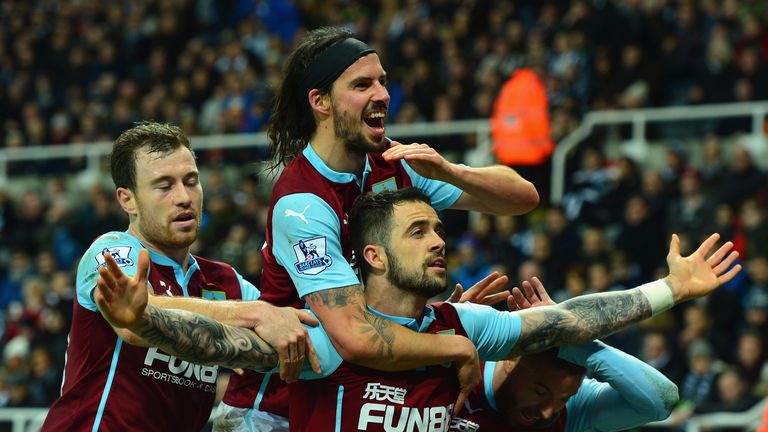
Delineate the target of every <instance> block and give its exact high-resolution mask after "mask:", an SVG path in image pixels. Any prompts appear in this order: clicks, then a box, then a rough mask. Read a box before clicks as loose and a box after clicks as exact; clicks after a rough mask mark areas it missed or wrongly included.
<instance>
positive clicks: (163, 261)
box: [125, 231, 200, 297]
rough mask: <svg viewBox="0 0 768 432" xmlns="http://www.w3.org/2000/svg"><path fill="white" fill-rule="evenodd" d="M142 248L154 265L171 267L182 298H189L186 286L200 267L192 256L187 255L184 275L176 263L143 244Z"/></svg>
mask: <svg viewBox="0 0 768 432" xmlns="http://www.w3.org/2000/svg"><path fill="white" fill-rule="evenodd" d="M125 233H126V234H128V235H129V236H131V237H133V238H135V239H136V241H139V239H137V238H136V237H135V236H134V235H133V234H131V233H130V232H128V231H126V232H125ZM139 243H141V242H140V241H139ZM141 245H142V246H143V247H144V248H146V249H147V250H148V251H149V259H150V261H152V262H153V263H155V264H158V265H161V266H166V267H171V268H173V274H174V276H175V277H176V283H178V284H179V286H181V290H182V291H183V292H184V297H188V296H189V292H188V291H187V286H188V285H189V281H190V279H192V275H193V274H195V272H196V271H198V270H200V266H199V265H198V264H197V260H196V259H195V257H194V256H192V254H187V257H188V261H187V264H188V268H187V273H186V274H185V273H184V272H182V270H181V265H180V264H179V263H177V262H176V261H174V260H172V259H170V258H168V257H167V256H165V255H163V254H161V253H160V252H157V251H154V250H152V249H150V248H148V247H146V246H145V245H144V244H143V243H142V244H141Z"/></svg>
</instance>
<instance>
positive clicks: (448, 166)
mask: <svg viewBox="0 0 768 432" xmlns="http://www.w3.org/2000/svg"><path fill="white" fill-rule="evenodd" d="M391 145H392V146H391V147H390V148H388V149H387V150H385V151H384V153H382V154H381V155H382V156H383V157H384V160H386V161H396V160H400V159H405V160H406V161H407V162H408V165H410V166H411V168H413V170H414V171H416V172H417V173H418V174H419V175H421V176H422V177H426V178H429V179H434V180H441V181H445V182H448V181H449V180H451V179H453V178H454V173H453V171H454V170H455V165H454V164H452V163H450V162H448V161H447V160H445V158H444V157H442V156H441V155H440V153H438V152H437V150H435V149H433V148H432V147H430V146H429V145H427V144H417V143H413V144H401V143H399V142H397V141H392V142H391Z"/></svg>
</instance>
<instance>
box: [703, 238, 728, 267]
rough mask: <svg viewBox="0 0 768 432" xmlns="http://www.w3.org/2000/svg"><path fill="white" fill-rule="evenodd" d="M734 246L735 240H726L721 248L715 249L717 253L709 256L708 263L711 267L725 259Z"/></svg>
mask: <svg viewBox="0 0 768 432" xmlns="http://www.w3.org/2000/svg"><path fill="white" fill-rule="evenodd" d="M732 248H733V242H726V243H725V244H724V245H722V246H720V248H719V249H717V250H716V251H715V253H713V254H712V256H710V257H709V258H707V264H709V266H710V267H714V266H716V265H717V264H718V263H719V262H720V261H722V260H723V257H724V256H725V255H726V254H727V253H728V251H730V250H731V249H732Z"/></svg>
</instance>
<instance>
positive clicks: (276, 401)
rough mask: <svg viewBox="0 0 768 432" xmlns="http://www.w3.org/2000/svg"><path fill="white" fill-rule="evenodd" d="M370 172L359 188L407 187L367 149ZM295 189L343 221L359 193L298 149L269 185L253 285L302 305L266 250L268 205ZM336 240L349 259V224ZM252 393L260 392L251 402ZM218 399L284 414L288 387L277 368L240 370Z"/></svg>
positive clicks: (284, 302) (274, 298)
mask: <svg viewBox="0 0 768 432" xmlns="http://www.w3.org/2000/svg"><path fill="white" fill-rule="evenodd" d="M368 163H369V165H370V167H371V170H370V172H369V173H368V175H367V176H366V178H365V184H364V191H365V192H366V193H367V192H370V191H371V190H377V189H378V188H388V189H402V188H406V187H410V186H411V185H412V184H411V179H410V177H409V176H408V174H407V172H406V171H405V168H403V165H402V164H401V163H400V162H399V161H398V162H387V161H385V160H384V158H382V157H381V155H379V154H369V155H368ZM295 193H311V194H314V195H317V196H318V197H320V198H321V199H323V200H324V201H325V202H326V203H328V205H329V206H330V207H331V208H332V209H333V211H334V212H335V213H336V215H337V216H338V218H339V221H346V220H347V218H348V215H349V212H351V211H352V206H353V205H354V203H355V201H356V200H357V199H358V198H359V197H360V195H361V192H360V186H359V185H358V184H357V183H356V182H354V181H351V182H348V183H336V182H333V181H331V180H329V179H328V178H326V177H324V176H323V175H322V174H321V173H319V172H318V171H317V169H315V167H314V166H312V163H310V161H309V160H308V159H307V157H306V156H305V155H304V154H303V153H302V154H300V155H299V156H298V157H296V158H295V159H294V160H293V161H291V162H290V163H289V164H288V165H287V166H286V167H285V169H284V170H283V172H282V174H281V175H280V178H279V179H278V181H277V183H276V184H275V187H274V188H273V190H272V197H271V201H270V208H269V213H268V215H267V235H266V243H265V245H264V247H263V248H262V250H261V253H262V256H263V270H262V274H261V281H260V282H259V289H260V290H261V300H264V301H266V302H269V303H271V304H273V305H275V306H292V307H295V308H304V301H303V300H301V299H300V298H299V295H298V293H297V291H296V287H295V286H294V284H293V282H292V281H291V277H290V275H289V274H288V272H287V271H286V270H285V268H283V266H281V265H280V264H278V262H277V260H276V259H275V257H274V255H273V254H272V211H273V208H274V205H275V203H276V202H278V200H280V198H282V197H283V196H286V195H291V194H295ZM340 238H341V244H342V248H343V254H344V257H345V258H346V259H347V261H348V262H350V265H353V251H352V245H351V244H350V234H349V225H347V224H341V235H340ZM257 398H260V399H259V400H258V403H256V402H257ZM224 403H226V404H227V405H230V406H233V407H238V408H258V409H259V410H261V411H266V412H269V413H272V414H276V415H279V416H283V417H287V416H288V392H287V389H286V384H285V382H283V381H282V380H281V379H280V377H279V375H277V374H266V375H265V374H260V373H257V372H253V371H246V372H245V374H244V375H233V376H232V378H230V381H229V386H228V387H227V392H226V394H225V396H224Z"/></svg>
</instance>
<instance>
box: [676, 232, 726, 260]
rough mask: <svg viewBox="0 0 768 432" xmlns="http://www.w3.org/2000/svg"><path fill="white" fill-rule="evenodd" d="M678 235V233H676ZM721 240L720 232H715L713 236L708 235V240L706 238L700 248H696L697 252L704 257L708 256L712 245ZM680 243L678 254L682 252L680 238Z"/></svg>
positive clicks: (678, 242)
mask: <svg viewBox="0 0 768 432" xmlns="http://www.w3.org/2000/svg"><path fill="white" fill-rule="evenodd" d="M675 236H677V235H675ZM718 240H720V234H718V233H714V234H712V235H711V236H709V237H707V239H706V240H704V243H702V244H701V245H700V246H699V248H698V249H696V252H695V253H696V254H698V255H701V256H702V257H704V256H707V254H708V253H709V250H710V249H712V246H714V245H715V243H717V241H718ZM677 244H678V255H679V254H680V247H679V245H680V239H678V240H677Z"/></svg>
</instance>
